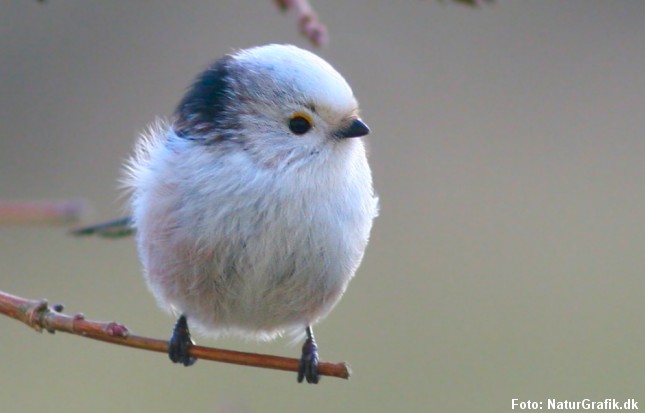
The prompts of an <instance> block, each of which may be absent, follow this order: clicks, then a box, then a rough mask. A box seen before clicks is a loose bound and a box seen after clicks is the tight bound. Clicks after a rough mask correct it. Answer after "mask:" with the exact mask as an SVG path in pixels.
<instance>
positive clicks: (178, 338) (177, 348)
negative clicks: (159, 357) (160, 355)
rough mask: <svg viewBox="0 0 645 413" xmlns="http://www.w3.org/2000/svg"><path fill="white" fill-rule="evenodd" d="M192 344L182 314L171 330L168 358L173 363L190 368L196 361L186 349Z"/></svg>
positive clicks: (186, 323) (184, 317)
mask: <svg viewBox="0 0 645 413" xmlns="http://www.w3.org/2000/svg"><path fill="white" fill-rule="evenodd" d="M194 344H195V342H194V341H193V340H192V339H191V338H190V331H189V330H188V322H187V321H186V316H185V315H183V314H182V315H181V316H180V317H179V319H178V320H177V323H176V324H175V328H174V329H173V330H172V337H170V342H169V343H168V357H170V360H172V362H173V363H181V364H183V365H184V366H186V367H188V366H192V365H193V364H195V362H196V361H197V359H196V358H195V357H190V356H189V355H188V349H189V348H190V346H192V345H194Z"/></svg>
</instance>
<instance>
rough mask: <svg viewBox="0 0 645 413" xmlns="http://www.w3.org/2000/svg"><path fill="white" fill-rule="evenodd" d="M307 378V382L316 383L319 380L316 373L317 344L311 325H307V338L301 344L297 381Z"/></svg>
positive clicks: (300, 381) (318, 375)
mask: <svg viewBox="0 0 645 413" xmlns="http://www.w3.org/2000/svg"><path fill="white" fill-rule="evenodd" d="M304 379H307V383H312V384H316V383H318V382H319V381H320V374H318V346H317V345H316V340H315V339H314V335H313V332H312V331H311V327H307V340H305V344H304V345H303V346H302V356H301V357H300V363H299V365H298V383H302V381H303V380H304Z"/></svg>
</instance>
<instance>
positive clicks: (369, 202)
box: [85, 44, 378, 383]
mask: <svg viewBox="0 0 645 413" xmlns="http://www.w3.org/2000/svg"><path fill="white" fill-rule="evenodd" d="M368 133H369V128H368V127H367V125H366V124H365V123H364V122H363V121H362V120H361V119H360V118H359V114H358V103H357V101H356V99H355V97H354V95H353V92H352V89H351V88H350V86H349V85H348V84H347V82H346V81H345V79H344V78H343V77H342V76H341V75H340V74H339V73H338V72H337V71H336V70H334V68H332V67H331V66H330V65H329V64H328V63H327V62H326V61H324V60H323V59H321V58H320V57H318V56H316V55H315V54H313V53H311V52H308V51H305V50H303V49H300V48H297V47H295V46H291V45H278V44H270V45H265V46H259V47H254V48H251V49H246V50H241V51H237V52H235V53H232V54H230V55H226V56H224V57H223V58H221V59H219V60H217V61H216V62H215V63H213V64H212V65H211V66H210V67H208V68H207V69H206V70H205V71H204V72H203V73H201V74H200V75H199V76H198V77H197V78H196V80H195V81H194V83H193V84H192V86H191V87H190V88H189V89H188V91H187V93H186V94H185V96H184V97H183V99H182V100H181V101H180V103H179V105H178V106H177V109H176V110H175V112H174V114H173V116H172V118H170V119H168V120H158V121H157V122H156V123H154V124H153V125H152V126H151V127H150V128H149V130H148V131H147V132H146V133H144V134H142V136H141V138H140V139H139V141H138V143H137V146H136V150H135V154H134V156H133V157H132V158H131V159H130V160H129V162H128V163H127V164H126V178H125V183H126V187H127V188H128V189H129V190H130V191H131V209H132V216H131V218H129V219H126V220H122V221H119V223H120V224H121V225H125V226H126V227H127V226H129V225H132V227H133V228H134V229H136V240H137V246H138V250H139V256H140V259H141V262H142V266H143V272H144V277H145V279H146V281H147V284H148V286H149V287H150V289H151V291H152V292H153V293H154V295H155V297H156V299H157V301H158V303H159V305H160V306H161V307H162V308H164V309H166V310H168V311H170V312H172V313H174V314H175V315H177V316H178V320H177V323H176V325H175V328H174V330H173V335H172V337H171V340H170V346H169V356H170V358H171V360H172V361H173V362H176V363H181V364H183V365H186V366H188V365H191V364H193V363H194V361H195V360H194V359H193V358H192V357H190V356H188V349H189V347H190V346H191V345H193V341H192V339H191V336H190V332H189V329H188V322H190V325H191V327H194V328H197V329H199V330H200V331H202V332H204V333H206V334H210V335H213V336H218V335H221V334H232V335H237V336H241V337H244V338H254V339H259V340H270V339H273V338H275V337H277V336H280V335H282V334H283V333H287V334H292V335H296V334H302V332H304V333H305V334H306V340H305V344H304V346H303V349H302V356H301V359H300V365H299V371H298V376H297V379H298V382H302V381H303V379H306V381H307V382H308V383H317V382H318V380H319V373H318V351H317V345H316V342H315V340H314V336H313V332H312V329H311V326H312V325H313V324H314V323H316V322H317V321H319V320H321V319H322V318H324V317H325V316H326V315H327V314H328V313H329V312H330V311H331V309H332V308H333V307H334V305H335V304H336V303H337V302H338V301H339V299H340V298H341V296H342V295H343V293H344V292H345V289H346V288H347V285H348V283H349V281H350V280H351V278H352V277H353V276H354V273H355V272H356V269H357V268H358V266H359V264H360V262H361V260H362V258H363V254H364V252H365V248H366V246H367V242H368V238H369V235H370V230H371V228H372V222H373V220H374V218H375V217H376V216H377V214H378V198H377V197H376V195H375V192H374V189H373V186H372V175H371V171H370V168H369V165H368V163H367V158H366V152H365V145H364V142H363V140H362V139H360V138H361V137H362V136H365V135H367V134H368ZM99 230H100V226H99ZM89 232H91V230H90V231H89ZM85 233H88V231H87V229H85ZM117 233H120V232H119V231H117ZM125 233H128V231H127V229H126V230H125Z"/></svg>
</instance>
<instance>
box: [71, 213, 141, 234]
mask: <svg viewBox="0 0 645 413" xmlns="http://www.w3.org/2000/svg"><path fill="white" fill-rule="evenodd" d="M134 232H135V228H134V226H133V222H132V218H131V217H124V218H119V219H115V220H112V221H107V222H101V223H98V224H94V225H89V226H86V227H80V228H75V229H73V230H71V231H70V234H72V235H74V236H76V237H83V236H87V235H95V236H99V237H103V238H123V237H129V236H130V235H133V234H134Z"/></svg>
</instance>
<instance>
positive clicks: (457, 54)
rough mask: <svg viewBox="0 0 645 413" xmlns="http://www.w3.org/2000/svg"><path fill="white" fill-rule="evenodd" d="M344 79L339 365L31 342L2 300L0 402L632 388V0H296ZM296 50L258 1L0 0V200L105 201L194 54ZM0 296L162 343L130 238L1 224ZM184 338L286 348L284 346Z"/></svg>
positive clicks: (641, 42)
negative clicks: (375, 212)
mask: <svg viewBox="0 0 645 413" xmlns="http://www.w3.org/2000/svg"><path fill="white" fill-rule="evenodd" d="M313 6H314V7H315V9H316V10H317V12H318V14H319V16H320V18H321V20H322V22H323V23H325V24H326V25H327V27H328V29H329V32H330V34H331V43H330V45H329V46H328V47H327V48H325V49H322V50H319V51H318V53H319V54H321V55H322V56H323V57H324V58H325V59H327V60H328V61H329V62H330V63H331V64H332V65H334V66H335V67H336V68H337V69H338V70H339V71H340V72H341V73H342V74H343V75H344V76H345V77H346V78H347V80H348V81H349V83H350V84H351V85H352V87H353V89H354V91H355V93H356V95H357V97H358V99H359V100H360V102H361V105H362V116H363V118H364V119H365V120H366V122H367V123H368V124H369V125H370V127H371V128H372V134H371V135H369V137H368V142H369V147H370V160H371V165H372V168H373V172H374V179H375V185H376V188H377V190H378V192H379V195H380V198H381V215H380V217H379V218H378V220H377V221H376V223H375V226H374V230H373V232H372V239H371V243H370V245H369V247H368V250H367V253H366V256H365V260H364V262H363V265H362V266H361V268H360V270H359V271H358V274H357V276H356V278H355V279H354V281H353V282H352V284H351V285H350V287H349V290H348V291H347V293H346V295H345V297H344V299H343V300H342V301H341V302H340V304H339V305H338V306H337V307H336V309H335V311H333V312H332V313H331V315H330V316H329V317H328V318H327V319H326V320H325V321H324V322H322V323H321V324H319V325H318V326H317V328H316V337H317V339H318V342H319V345H320V350H321V355H322V358H323V359H325V360H329V361H342V360H346V361H348V362H349V363H350V364H351V366H352V369H353V376H352V378H351V379H350V380H349V381H344V380H339V379H333V378H323V380H322V382H321V384H320V385H318V386H307V385H297V384H296V379H295V374H292V373H285V372H279V371H273V370H263V369H256V368H247V367H238V366H230V365H224V364H218V363H212V362H206V361H201V362H199V363H197V364H196V365H195V366H194V367H192V368H190V369H185V368H182V367H177V366H174V365H171V363H170V362H169V361H168V360H167V358H166V357H165V356H164V355H161V354H157V353H150V352H143V351H138V350H132V349H126V348H122V347H119V346H113V345H107V344H103V343H98V342H94V341H91V340H85V339H81V338H77V337H73V336H69V335H66V334H61V333H59V334H56V335H55V336H52V335H50V334H46V333H45V334H42V335H39V334H35V333H34V332H33V331H31V330H30V329H28V328H27V327H26V326H24V325H22V324H19V323H17V322H15V321H13V320H11V319H9V318H6V317H0V329H1V332H0V348H2V356H3V363H2V368H1V369H0V404H1V405H2V407H1V410H2V412H3V413H15V412H33V411H38V410H41V409H42V410H45V409H46V410H48V411H55V412H58V411H60V412H63V411H64V412H69V413H72V412H88V411H92V412H119V411H140V412H176V411H184V412H216V413H217V412H252V413H254V412H287V411H298V410H307V411H308V412H311V413H315V412H356V411H363V412H391V411H401V412H403V411H409V412H420V411H445V412H473V411H477V412H499V411H510V410H511V399H512V398H518V399H520V400H522V401H525V400H529V399H530V400H537V401H544V403H545V408H546V399H547V398H557V399H559V400H564V399H568V400H580V399H583V398H591V399H594V400H602V399H605V398H617V399H622V398H635V399H636V400H637V401H640V402H641V403H645V390H644V389H645V387H643V383H644V382H645V328H644V327H645V326H644V323H643V314H644V313H645V277H644V275H645V210H644V205H645V185H644V181H645V140H644V139H643V130H645V116H643V108H644V107H645V77H644V70H643V69H644V68H645V24H643V22H644V21H645V2H642V1H639V0H631V1H630V0H625V1H620V2H607V1H601V0H598V1H591V0H571V1H566V2H564V1H551V0H547V1H506V0H498V1H497V2H496V3H494V4H492V5H489V4H486V5H485V6H484V7H481V8H479V9H471V8H468V7H465V6H461V5H458V4H456V3H453V2H450V1H444V2H437V1H430V0H428V1H409V2H405V3H404V2H392V1H386V0H369V1H368V0H362V1H361V0H356V1H352V2H343V1H313ZM267 42H280V43H294V44H297V45H299V46H301V47H306V48H311V47H310V45H309V44H308V42H307V41H306V40H305V39H303V38H301V37H300V35H299V34H298V33H297V30H296V27H295V23H294V21H293V19H292V18H290V17H288V16H284V15H281V14H280V13H279V12H278V10H277V8H276V7H275V5H274V4H273V2H271V1H268V0H253V1H251V0H244V1H235V2H233V1H230V2H216V1H209V0H189V1H183V2H176V1H170V0H159V1H155V2H124V1H115V2H98V1H84V2H80V1H71V0H51V1H47V2H45V3H44V4H43V3H39V2H37V1H36V0H33V1H27V0H22V1H12V2H4V3H3V6H2V11H1V12H0V63H1V64H0V198H1V199H3V200H39V199H64V198H85V199H87V200H88V201H89V202H90V203H91V205H92V213H91V214H90V215H89V216H88V217H87V218H86V221H85V222H92V221H93V220H104V219H109V218H113V217H117V216H120V215H121V214H122V212H123V200H122V199H120V198H119V197H120V192H119V190H118V185H117V180H118V179H119V177H120V170H121V164H122V162H123V160H124V159H125V158H126V157H127V156H128V155H129V154H130V151H131V148H132V145H133V143H134V140H135V137H136V135H137V133H138V132H140V131H141V130H143V129H144V128H145V126H146V125H147V124H148V123H149V122H151V121H152V120H154V119H155V117H157V116H165V115H169V114H170V113H171V112H172V110H173V109H174V106H175V105H176V103H177V102H178V100H179V98H180V97H181V96H182V93H183V92H184V90H185V88H186V87H187V86H188V84H189V83H190V82H191V80H192V78H193V77H194V76H195V75H196V74H197V73H198V72H200V71H201V70H202V69H203V68H205V67H206V65H207V64H208V63H210V62H211V61H212V60H213V59H215V58H216V57H219V56H221V55H223V54H225V53H227V52H230V51H231V50H233V49H235V48H243V47H249V46H253V45H258V44H263V43H267ZM0 289H1V290H4V291H7V292H11V293H14V294H18V295H21V296H25V297H30V298H44V297H46V298H48V299H49V300H50V302H53V303H58V302H62V303H64V304H65V305H66V311H68V312H77V311H82V312H84V313H85V314H86V316H87V317H88V318H91V319H98V320H116V321H120V322H123V323H125V324H126V325H127V326H128V327H129V328H130V329H131V330H132V331H134V332H136V333H137V334H142V335H148V336H153V337H159V338H166V337H168V336H169V334H170V331H171V328H172V324H173V322H174V320H172V319H171V318H169V317H168V316H166V315H165V314H164V313H162V312H161V311H159V310H158V309H157V307H156V304H155V302H154V300H153V298H152V296H151V295H150V294H149V293H148V291H147V290H146V287H145V285H144V282H143V280H142V278H141V276H140V268H139V263H138V259H137V255H136V251H135V247H134V243H133V241H132V240H123V241H109V240H102V239H74V238H71V237H70V236H68V235H67V233H66V229H65V228H64V227H42V226H39V227H23V226H20V227H18V226H13V227H2V228H0ZM196 339H197V341H198V342H199V343H200V344H203V345H212V346H221V347H224V348H232V349H239V350H248V351H255V352H266V353H272V354H279V355H285V356H298V354H299V351H300V345H296V346H290V345H289V343H288V340H278V341H276V342H274V343H268V344H267V343H260V344H256V343H246V342H240V341H237V340H233V339H231V340H219V341H216V342H215V341H212V340H209V339H207V338H203V337H196Z"/></svg>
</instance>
